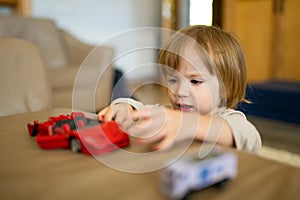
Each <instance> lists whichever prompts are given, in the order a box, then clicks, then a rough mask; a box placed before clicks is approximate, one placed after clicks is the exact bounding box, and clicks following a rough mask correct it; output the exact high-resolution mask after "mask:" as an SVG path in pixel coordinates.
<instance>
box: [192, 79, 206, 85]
mask: <svg viewBox="0 0 300 200" xmlns="http://www.w3.org/2000/svg"><path fill="white" fill-rule="evenodd" d="M203 82H204V81H202V80H194V79H193V80H191V83H192V84H194V85H200V84H201V83H203Z"/></svg>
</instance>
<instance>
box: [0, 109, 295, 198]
mask: <svg viewBox="0 0 300 200" xmlns="http://www.w3.org/2000/svg"><path fill="white" fill-rule="evenodd" d="M69 112H70V110H68V109H54V110H47V111H42V112H36V113H26V114H19V115H12V116H6V117H0V123H1V127H0V134H1V139H0V148H1V151H0V163H1V164H0V199H39V200H40V199H49V200H53V199H64V200H66V199H128V200H131V199H151V200H152V199H167V198H166V196H164V195H163V194H162V193H161V190H160V186H159V183H160V179H159V170H157V171H153V172H148V173H126V172H122V171H118V170H115V169H112V168H110V167H108V166H106V165H104V164H102V163H101V162H99V161H98V160H97V159H95V158H94V157H92V156H88V155H84V154H75V153H72V152H71V151H69V150H65V149H57V150H48V151H45V150H42V149H40V148H39V146H38V145H37V143H36V142H35V140H34V138H31V137H29V135H28V132H27V128H26V125H27V123H31V122H32V121H33V120H36V119H38V120H39V121H43V120H47V119H48V117H49V116H56V115H58V114H60V113H64V114H66V113H69ZM200 145H201V144H199V143H196V144H193V145H192V146H193V147H191V148H195V149H198V148H199V146H200ZM135 148H136V147H135V145H132V146H131V147H129V148H128V149H126V150H128V151H136V149H135ZM131 149H135V150H131ZM137 149H138V148H137ZM175 151H176V147H175V148H173V149H171V150H170V152H175ZM231 151H234V152H235V153H236V154H237V156H238V159H239V168H238V176H237V177H236V178H235V179H234V180H232V181H230V182H229V184H228V185H227V187H225V188H224V189H223V190H219V189H217V188H215V187H210V188H207V189H204V190H201V191H198V192H196V193H194V194H192V196H191V198H192V199H220V200H225V199H256V200H257V199H294V198H296V197H297V196H298V197H299V196H300V170H299V169H298V168H293V167H290V166H285V165H283V164H281V163H277V162H274V161H271V160H266V159H263V158H261V157H258V156H256V155H254V154H249V153H246V152H243V151H236V150H231ZM118 153H119V152H118V151H117V152H114V153H113V154H112V155H114V156H116V155H118ZM166 155H170V153H168V154H166ZM120 162H122V163H126V162H127V163H130V164H131V165H132V166H137V167H138V166H145V165H148V164H151V163H155V160H154V159H153V160H152V161H151V160H150V162H149V160H148V161H146V160H142V159H136V160H134V159H131V160H128V159H127V158H124V159H120ZM147 162H148V163H147Z"/></svg>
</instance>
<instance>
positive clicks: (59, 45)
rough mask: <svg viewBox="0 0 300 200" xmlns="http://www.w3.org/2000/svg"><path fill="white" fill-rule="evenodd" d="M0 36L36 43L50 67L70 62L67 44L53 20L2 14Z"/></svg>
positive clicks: (61, 65)
mask: <svg viewBox="0 0 300 200" xmlns="http://www.w3.org/2000/svg"><path fill="white" fill-rule="evenodd" d="M0 37H9V38H20V39H24V40H28V41H30V42H32V43H34V44H35V45H36V46H37V47H38V48H39V49H40V51H41V55H42V57H43V59H44V60H45V62H46V64H47V65H48V67H50V68H57V67H63V66H66V65H68V64H69V59H68V56H67V52H66V45H65V43H64V41H63V39H62V38H61V37H62V36H61V34H60V32H59V31H58V30H57V29H56V26H55V24H54V22H53V21H52V20H47V19H39V18H30V17H19V16H1V17H0Z"/></svg>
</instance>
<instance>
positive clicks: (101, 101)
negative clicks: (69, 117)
mask: <svg viewBox="0 0 300 200" xmlns="http://www.w3.org/2000/svg"><path fill="white" fill-rule="evenodd" d="M0 38H20V39H23V40H27V41H30V42H31V43H33V44H34V45H36V46H37V48H38V49H39V51H40V54H41V56H42V58H43V60H44V62H45V64H46V68H47V69H46V71H47V77H48V80H49V83H50V86H51V89H52V96H53V105H54V107H68V108H73V109H78V110H84V111H90V112H94V111H98V110H99V109H101V108H103V107H105V106H107V105H108V104H109V103H110V101H111V91H112V83H113V78H114V69H113V67H112V64H111V63H112V59H113V49H112V48H111V47H108V46H98V47H94V46H91V45H88V44H85V43H83V42H81V41H79V40H77V39H76V38H74V37H73V36H71V35H70V34H68V33H67V32H65V31H63V30H60V29H58V28H57V27H56V25H55V23H54V22H53V21H52V20H49V19H40V18H30V17H20V16H1V17H0ZM16 64H17V62H16ZM32 64H34V63H32Z"/></svg>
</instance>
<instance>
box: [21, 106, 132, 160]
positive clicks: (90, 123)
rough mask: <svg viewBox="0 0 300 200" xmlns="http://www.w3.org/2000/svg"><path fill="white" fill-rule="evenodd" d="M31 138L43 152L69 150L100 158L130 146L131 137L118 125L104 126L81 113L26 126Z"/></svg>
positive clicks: (113, 123)
mask: <svg viewBox="0 0 300 200" xmlns="http://www.w3.org/2000/svg"><path fill="white" fill-rule="evenodd" d="M27 128H28V132H29V135H30V136H32V137H33V136H36V141H37V143H38V144H39V146H40V147H41V148H42V149H54V148H69V149H71V150H72V151H74V152H82V153H85V154H92V155H99V154H103V153H107V152H111V151H113V150H116V149H118V148H122V147H126V146H128V145H129V137H128V135H127V134H126V133H125V132H123V131H122V130H121V129H120V128H119V126H118V125H117V123H116V122H114V121H111V122H105V123H103V122H101V121H98V120H97V119H92V118H88V117H86V116H85V115H84V114H83V113H81V112H72V113H71V114H70V115H59V116H57V117H49V119H48V121H45V122H42V123H39V122H38V121H37V120H35V121H34V123H33V124H27Z"/></svg>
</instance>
